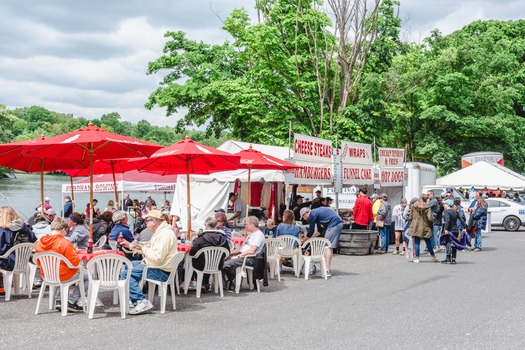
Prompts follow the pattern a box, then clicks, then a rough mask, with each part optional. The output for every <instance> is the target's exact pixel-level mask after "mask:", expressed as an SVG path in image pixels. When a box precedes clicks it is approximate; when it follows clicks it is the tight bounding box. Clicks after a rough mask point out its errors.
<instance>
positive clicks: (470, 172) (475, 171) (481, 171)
mask: <svg viewBox="0 0 525 350" xmlns="http://www.w3.org/2000/svg"><path fill="white" fill-rule="evenodd" d="M436 183H437V184H438V185H443V186H450V187H464V188H470V187H471V186H474V187H475V188H485V187H487V188H488V189H497V188H499V189H501V190H510V189H513V190H520V191H522V190H524V189H525V176H523V175H520V174H518V173H517V172H515V171H512V170H510V169H509V168H506V167H504V166H502V165H499V164H497V163H492V162H485V161H480V162H477V163H474V164H472V165H470V166H468V167H466V168H463V169H461V170H458V171H456V172H453V173H452V174H448V175H446V176H443V177H440V178H439V179H437V180H436Z"/></svg>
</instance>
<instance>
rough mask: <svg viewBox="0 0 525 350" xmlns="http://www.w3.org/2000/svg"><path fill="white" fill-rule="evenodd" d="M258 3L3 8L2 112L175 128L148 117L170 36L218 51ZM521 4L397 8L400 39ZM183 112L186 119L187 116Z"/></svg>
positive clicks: (25, 3) (157, 0) (42, 1)
mask: <svg viewBox="0 0 525 350" xmlns="http://www.w3.org/2000/svg"><path fill="white" fill-rule="evenodd" d="M254 3H255V0H244V1H243V0H88V1H80V0H1V1H0V23H2V24H1V25H0V104H4V105H6V106H7V107H8V108H15V107H30V106H34V105H37V106H42V107H45V108H47V109H49V110H52V111H56V112H60V113H71V114H73V115H75V116H83V117H86V118H88V119H93V118H100V116H101V115H103V114H105V113H111V112H118V113H119V114H120V116H121V118H122V120H127V121H131V122H133V123H137V122H138V121H139V120H142V119H145V120H148V121H149V122H150V123H152V124H154V125H172V124H174V121H175V118H174V117H169V118H167V117H165V110H164V109H160V108H157V109H155V110H152V111H149V110H146V109H145V108H144V103H145V102H146V101H147V98H148V96H149V94H150V93H151V92H152V91H154V90H155V89H156V88H157V86H158V82H159V80H160V77H158V76H157V77H156V76H148V75H146V74H145V72H146V69H147V64H148V62H150V61H153V60H155V59H156V58H157V57H159V56H160V55H161V54H162V48H163V46H164V43H165V39H164V33H165V32H166V31H168V30H170V31H179V30H180V31H184V32H186V33H187V36H188V37H189V38H190V39H194V40H199V41H203V42H206V43H221V42H223V41H224V40H226V39H227V38H228V36H227V34H226V33H225V32H224V31H222V30H221V29H220V28H221V26H222V22H221V18H222V19H224V18H226V17H227V16H228V14H229V13H230V12H231V10H232V9H233V8H239V7H242V6H244V7H245V8H246V9H248V10H249V11H250V12H251V13H254V11H253V5H254ZM520 15H525V1H521V0H514V1H510V0H485V1H481V0H479V1H474V0H401V13H400V17H401V19H403V20H404V21H405V22H404V25H403V38H405V39H406V38H409V39H411V41H416V42H421V40H422V39H423V38H424V37H426V36H428V34H429V32H430V30H431V29H433V28H438V29H439V30H441V32H442V33H443V34H449V33H451V32H453V31H455V30H457V29H460V28H461V27H463V26H464V25H466V24H468V23H470V22H472V21H474V20H477V19H499V20H511V19H519V18H520ZM181 112H183V111H181Z"/></svg>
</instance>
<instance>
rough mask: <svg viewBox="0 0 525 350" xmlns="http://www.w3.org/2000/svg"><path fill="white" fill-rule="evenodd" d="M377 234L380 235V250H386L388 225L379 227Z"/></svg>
mask: <svg viewBox="0 0 525 350" xmlns="http://www.w3.org/2000/svg"><path fill="white" fill-rule="evenodd" d="M379 235H380V236H381V250H382V251H384V252H387V251H388V246H389V245H390V225H384V226H383V227H380V228H379Z"/></svg>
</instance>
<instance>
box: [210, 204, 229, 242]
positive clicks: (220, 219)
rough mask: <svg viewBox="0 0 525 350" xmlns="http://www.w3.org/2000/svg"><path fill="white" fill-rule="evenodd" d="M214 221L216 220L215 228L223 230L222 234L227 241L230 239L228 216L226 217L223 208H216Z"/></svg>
mask: <svg viewBox="0 0 525 350" xmlns="http://www.w3.org/2000/svg"><path fill="white" fill-rule="evenodd" d="M214 216H215V222H216V225H217V226H216V228H217V229H219V230H221V231H223V232H224V235H225V236H226V239H227V240H228V241H231V240H232V231H231V230H230V228H229V227H228V218H227V217H226V213H225V212H224V209H217V210H215V215H214Z"/></svg>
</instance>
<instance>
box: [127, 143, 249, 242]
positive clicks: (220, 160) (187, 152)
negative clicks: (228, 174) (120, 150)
mask: <svg viewBox="0 0 525 350" xmlns="http://www.w3.org/2000/svg"><path fill="white" fill-rule="evenodd" d="M132 163H134V164H135V165H136V166H137V169H139V170H140V171H145V172H150V173H157V174H161V175H168V174H170V175H171V174H173V175H175V174H186V184H187V186H186V187H187V188H186V191H187V198H188V200H187V210H188V212H187V213H188V226H187V227H188V239H189V237H190V234H191V200H190V174H211V173H214V172H217V171H226V170H235V169H239V168H240V163H239V156H236V155H233V154H231V153H227V152H223V151H219V150H218V149H215V148H212V147H208V146H205V145H202V144H200V143H198V142H195V141H193V140H191V139H190V138H189V137H188V136H186V138H185V139H184V140H182V141H179V142H177V143H175V144H173V145H171V146H168V147H164V148H162V149H160V150H158V151H157V152H155V153H153V154H152V155H151V157H150V158H149V159H145V160H138V161H133V162H132Z"/></svg>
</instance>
